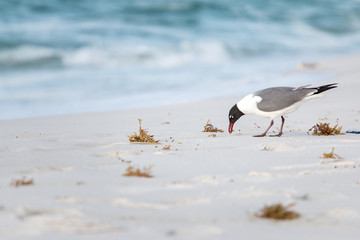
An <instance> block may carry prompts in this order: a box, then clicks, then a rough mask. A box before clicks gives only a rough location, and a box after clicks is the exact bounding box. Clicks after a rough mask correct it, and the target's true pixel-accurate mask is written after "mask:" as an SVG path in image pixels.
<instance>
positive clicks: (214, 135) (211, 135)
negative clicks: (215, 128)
mask: <svg viewBox="0 0 360 240" xmlns="http://www.w3.org/2000/svg"><path fill="white" fill-rule="evenodd" d="M208 137H216V134H210V135H209V136H208Z"/></svg>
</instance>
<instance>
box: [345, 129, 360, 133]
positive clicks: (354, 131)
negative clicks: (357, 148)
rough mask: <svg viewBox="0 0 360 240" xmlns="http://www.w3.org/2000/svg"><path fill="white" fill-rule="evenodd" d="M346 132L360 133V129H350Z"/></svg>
mask: <svg viewBox="0 0 360 240" xmlns="http://www.w3.org/2000/svg"><path fill="white" fill-rule="evenodd" d="M346 133H352V134H360V130H359V129H349V130H347V131H346Z"/></svg>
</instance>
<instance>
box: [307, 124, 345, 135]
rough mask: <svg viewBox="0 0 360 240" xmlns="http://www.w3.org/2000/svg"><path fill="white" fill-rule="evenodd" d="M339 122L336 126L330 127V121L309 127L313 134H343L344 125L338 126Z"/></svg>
mask: <svg viewBox="0 0 360 240" xmlns="http://www.w3.org/2000/svg"><path fill="white" fill-rule="evenodd" d="M338 125H339V124H338V123H337V124H336V125H335V126H334V127H330V123H317V124H316V125H314V126H313V127H312V128H310V129H309V131H308V134H309V132H311V131H312V135H318V136H321V135H325V136H329V135H343V134H344V133H341V129H342V126H338Z"/></svg>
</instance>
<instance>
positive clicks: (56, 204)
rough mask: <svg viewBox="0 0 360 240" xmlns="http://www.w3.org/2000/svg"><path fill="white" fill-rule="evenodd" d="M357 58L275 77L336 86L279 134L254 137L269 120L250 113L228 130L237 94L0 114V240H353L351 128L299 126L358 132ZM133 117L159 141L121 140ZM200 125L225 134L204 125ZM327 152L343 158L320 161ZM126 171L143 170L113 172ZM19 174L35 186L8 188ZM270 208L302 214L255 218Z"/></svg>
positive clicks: (355, 204) (357, 193)
mask: <svg viewBox="0 0 360 240" xmlns="http://www.w3.org/2000/svg"><path fill="white" fill-rule="evenodd" d="M359 63H360V55H356V56H347V57H342V58H338V59H333V60H328V61H324V62H321V63H318V64H316V65H314V67H313V68H295V67H294V69H293V70H289V71H288V72H286V73H284V75H286V74H289V75H296V74H301V73H303V72H307V74H312V73H314V74H315V73H324V74H327V75H326V76H328V77H326V78H325V79H323V80H322V81H321V82H309V84H312V85H313V86H317V85H321V84H327V83H338V88H336V89H333V90H330V91H328V92H326V93H325V94H324V97H323V98H319V99H314V100H312V101H309V102H308V103H305V104H304V105H303V106H302V107H301V108H300V109H299V110H298V111H296V112H294V113H292V114H290V115H288V116H287V117H286V122H285V127H284V136H283V137H281V138H270V137H265V138H254V137H252V135H255V134H260V133H262V132H263V131H264V130H265V128H266V127H267V126H268V124H269V122H270V120H269V119H265V118H260V117H256V116H244V117H242V118H241V119H240V120H239V121H238V122H237V123H236V124H235V128H234V130H235V132H234V133H233V134H231V135H230V134H229V133H227V126H228V119H227V114H228V111H229V109H230V107H231V106H233V105H234V104H235V103H236V102H237V101H238V100H239V99H240V98H241V97H242V96H233V97H229V98H226V99H213V100H209V101H202V102H192V103H185V104H179V105H167V106H161V107H153V108H143V109H132V110H126V111H114V112H101V113H88V114H78V115H63V116H49V117H42V118H31V119H19V120H3V121H0V133H1V134H0V138H1V142H0V152H1V154H0V163H1V168H0V172H1V174H0V194H1V198H0V238H1V239H37V240H38V239H53V240H55V239H174V238H175V239H207V240H209V239H305V238H309V237H310V238H312V239H324V240H325V239H326V240H329V239H359V236H360V206H359V202H360V135H357V134H345V135H336V136H312V135H309V134H308V133H307V132H308V130H309V129H310V128H311V127H312V126H313V125H315V124H316V123H318V122H328V123H330V124H331V126H334V125H335V124H336V123H338V124H339V125H341V126H342V132H345V131H346V130H349V129H358V130H359V129H360V122H359V120H360V105H359V103H360V94H359V89H360V81H359V79H360V69H359ZM255 90H258V89H254V91H255ZM139 118H141V119H142V127H143V128H144V129H147V131H149V133H150V134H153V135H154V138H155V139H156V140H159V143H160V144H158V145H144V144H132V143H129V140H128V136H129V135H131V134H132V133H133V132H134V131H137V130H138V128H139V124H138V119H139ZM207 120H210V121H211V123H212V124H213V125H214V126H216V127H218V128H221V129H223V130H224V132H223V133H216V136H215V137H214V136H212V135H211V133H204V132H202V130H203V127H204V125H205V124H206V122H207ZM279 126H280V119H276V121H275V125H274V127H273V129H272V130H274V131H276V132H277V131H278V130H277V128H278V127H279ZM239 130H240V131H239ZM169 145H170V150H163V147H164V146H169ZM332 148H334V153H336V154H338V156H340V157H341V159H322V158H321V156H322V155H323V153H329V152H330V151H331V150H332ZM129 166H134V167H139V168H141V169H143V168H144V167H151V174H152V176H153V177H152V178H141V177H126V176H123V174H124V173H125V172H126V169H127V168H128V167H129ZM23 177H25V178H26V179H27V180H29V179H32V180H33V184H32V185H28V186H19V187H15V186H12V185H11V182H12V181H15V180H18V179H22V178H23ZM275 203H282V204H284V205H289V204H291V205H292V207H291V210H294V211H297V212H298V213H300V214H301V217H300V218H298V219H296V220H292V221H274V220H267V219H260V218H258V217H256V213H258V212H259V211H260V209H261V208H262V207H263V206H264V205H266V204H275Z"/></svg>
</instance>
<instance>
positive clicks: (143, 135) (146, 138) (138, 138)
mask: <svg viewBox="0 0 360 240" xmlns="http://www.w3.org/2000/svg"><path fill="white" fill-rule="evenodd" d="M138 120H139V134H137V133H136V132H134V134H132V135H131V136H129V141H130V142H132V143H133V142H141V143H146V144H157V143H159V140H155V139H154V135H150V134H149V133H148V131H146V130H145V129H142V128H141V121H142V120H141V119H138Z"/></svg>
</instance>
